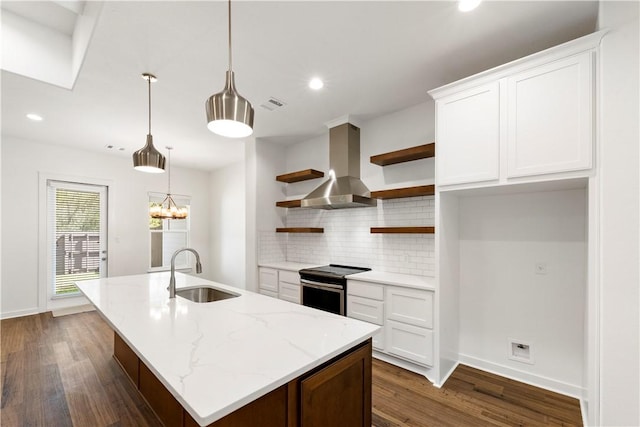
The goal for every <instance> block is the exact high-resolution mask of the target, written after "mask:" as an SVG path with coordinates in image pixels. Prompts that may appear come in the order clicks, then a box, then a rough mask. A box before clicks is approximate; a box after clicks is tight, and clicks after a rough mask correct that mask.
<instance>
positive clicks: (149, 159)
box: [133, 73, 165, 173]
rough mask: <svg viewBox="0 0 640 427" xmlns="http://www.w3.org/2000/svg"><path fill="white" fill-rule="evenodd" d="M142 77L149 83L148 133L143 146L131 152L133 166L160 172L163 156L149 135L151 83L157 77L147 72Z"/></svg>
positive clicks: (141, 169) (162, 165) (147, 170)
mask: <svg viewBox="0 0 640 427" xmlns="http://www.w3.org/2000/svg"><path fill="white" fill-rule="evenodd" d="M142 78H143V79H145V80H146V81H147V82H148V83H149V133H148V134H147V143H146V144H145V146H144V147H142V148H141V149H139V150H138V151H136V152H135V153H133V168H134V169H136V170H139V171H141V172H150V173H162V172H164V163H165V158H164V156H163V155H162V153H160V152H159V151H158V150H156V147H154V146H153V136H151V83H153V82H155V81H156V80H158V79H156V76H154V75H153V74H148V73H145V74H143V75H142Z"/></svg>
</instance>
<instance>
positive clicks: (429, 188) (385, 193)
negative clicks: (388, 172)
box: [371, 185, 436, 200]
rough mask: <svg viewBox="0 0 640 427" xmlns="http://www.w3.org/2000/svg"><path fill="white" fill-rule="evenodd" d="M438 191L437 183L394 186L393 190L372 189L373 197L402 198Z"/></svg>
mask: <svg viewBox="0 0 640 427" xmlns="http://www.w3.org/2000/svg"><path fill="white" fill-rule="evenodd" d="M435 192H436V187H435V185H419V186H417V187H403V188H394V189H392V190H380V191H372V192H371V198H373V199H383V200H384V199H400V198H403V197H416V196H433V195H434V194H435Z"/></svg>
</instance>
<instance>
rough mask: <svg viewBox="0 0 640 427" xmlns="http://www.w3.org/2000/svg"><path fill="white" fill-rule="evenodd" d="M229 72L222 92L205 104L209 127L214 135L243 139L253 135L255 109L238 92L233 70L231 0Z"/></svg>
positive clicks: (212, 96)
mask: <svg viewBox="0 0 640 427" xmlns="http://www.w3.org/2000/svg"><path fill="white" fill-rule="evenodd" d="M228 4H229V14H228V15H229V70H228V71H227V80H226V83H225V85H224V89H222V92H218V93H216V94H215V95H211V97H210V98H209V99H208V100H207V102H206V103H205V108H206V110H207V127H208V128H209V130H210V131H211V132H213V133H216V134H218V135H221V136H226V137H229V138H242V137H245V136H249V135H251V134H252V133H253V107H252V106H251V103H250V102H249V101H248V100H247V99H245V98H244V97H242V96H241V95H240V94H239V93H238V92H237V91H236V86H235V81H234V76H233V69H232V68H231V65H232V62H231V0H229V3H228Z"/></svg>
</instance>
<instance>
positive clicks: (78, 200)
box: [47, 180, 107, 301]
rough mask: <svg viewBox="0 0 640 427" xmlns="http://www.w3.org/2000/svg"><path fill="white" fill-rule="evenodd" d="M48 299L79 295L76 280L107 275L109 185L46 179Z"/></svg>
mask: <svg viewBox="0 0 640 427" xmlns="http://www.w3.org/2000/svg"><path fill="white" fill-rule="evenodd" d="M47 213H48V221H47V232H48V241H49V250H48V252H49V256H48V260H49V269H48V270H49V274H48V286H47V288H48V292H47V297H48V300H49V301H50V300H52V299H57V298H63V297H72V296H79V295H80V291H79V290H78V288H77V287H76V286H75V282H77V281H81V280H90V279H97V278H100V277H106V276H107V187H105V186H101V185H89V184H79V183H70V182H63V181H54V180H49V181H47Z"/></svg>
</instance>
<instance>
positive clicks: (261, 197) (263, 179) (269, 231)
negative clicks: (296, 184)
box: [255, 140, 294, 291]
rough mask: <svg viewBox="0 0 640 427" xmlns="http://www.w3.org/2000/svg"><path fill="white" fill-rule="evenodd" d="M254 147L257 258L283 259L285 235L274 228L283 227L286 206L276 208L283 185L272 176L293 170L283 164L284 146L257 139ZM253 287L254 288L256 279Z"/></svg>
mask: <svg viewBox="0 0 640 427" xmlns="http://www.w3.org/2000/svg"><path fill="white" fill-rule="evenodd" d="M255 148H256V177H255V182H256V215H255V221H256V230H257V241H256V244H257V260H258V262H276V261H285V260H286V250H287V248H286V245H287V236H286V234H282V233H276V232H275V229H276V228H277V227H283V226H284V217H285V215H286V209H283V208H279V207H276V202H277V201H280V200H285V199H286V198H287V196H286V188H287V184H283V183H281V182H278V181H276V176H278V175H282V174H284V173H287V172H294V171H293V170H290V171H288V170H287V169H286V167H285V155H284V152H285V148H286V147H285V146H283V145H279V144H275V143H272V142H266V141H264V140H258V141H256V146H255ZM256 277H257V276H256ZM255 286H256V287H255V290H256V291H257V289H258V287H257V286H258V284H257V281H256V283H255Z"/></svg>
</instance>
